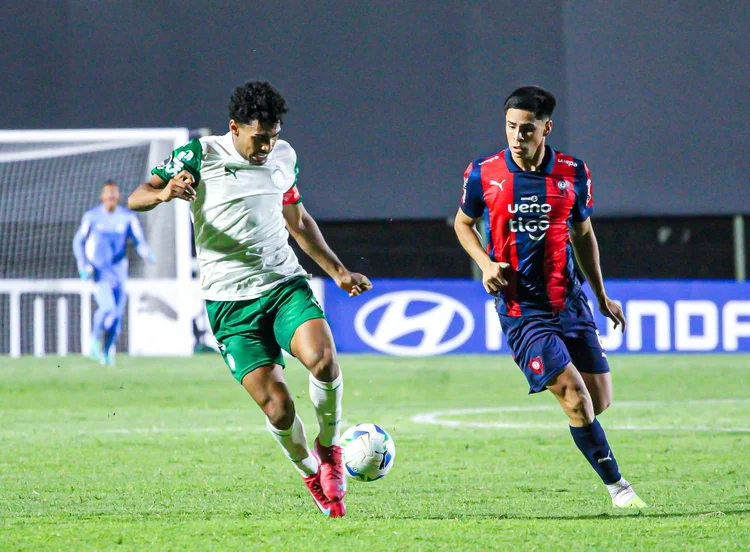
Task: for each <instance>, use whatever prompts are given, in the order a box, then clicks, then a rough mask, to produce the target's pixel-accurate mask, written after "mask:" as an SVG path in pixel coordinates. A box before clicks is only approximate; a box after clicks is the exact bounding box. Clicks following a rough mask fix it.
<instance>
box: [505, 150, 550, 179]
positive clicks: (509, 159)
mask: <svg viewBox="0 0 750 552" xmlns="http://www.w3.org/2000/svg"><path fill="white" fill-rule="evenodd" d="M504 154H505V164H506V165H507V167H508V170H509V171H510V172H526V171H524V170H523V169H522V168H521V167H519V166H518V165H517V164H516V162H515V161H513V156H512V155H511V153H510V148H506V149H505V152H504ZM555 156H556V154H555V150H553V149H552V148H551V147H549V146H544V159H543V160H542V166H541V167H540V169H539V170H538V171H536V172H539V173H544V174H550V173H551V172H552V170H553V168H554V167H555Z"/></svg>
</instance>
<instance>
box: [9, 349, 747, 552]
mask: <svg viewBox="0 0 750 552" xmlns="http://www.w3.org/2000/svg"><path fill="white" fill-rule="evenodd" d="M610 360H611V364H612V367H613V379H614V385H615V402H614V405H613V406H612V407H611V408H610V410H608V411H607V412H606V413H604V415H602V416H601V417H600V420H601V422H602V425H603V426H604V428H605V429H606V430H607V431H608V437H609V441H610V444H611V445H612V448H613V451H614V452H615V454H616V456H617V459H618V461H619V464H620V468H621V471H622V473H623V475H624V476H625V477H626V478H627V479H629V480H630V481H631V482H632V483H634V484H635V487H636V489H637V491H638V493H639V495H640V496H641V497H642V498H643V499H644V500H646V502H648V503H649V504H650V505H651V507H650V508H649V509H648V510H645V511H643V512H641V513H638V512H630V511H626V512H623V511H615V510H614V509H613V508H612V507H611V505H610V502H609V497H608V495H607V493H606V490H605V489H604V488H603V486H602V485H601V483H600V482H599V481H598V480H597V478H596V476H595V474H594V473H593V471H592V470H591V468H590V467H589V466H588V465H587V464H586V462H585V461H584V459H583V457H582V456H581V455H580V453H579V452H578V450H577V449H576V448H575V445H574V444H573V442H572V439H571V438H570V435H569V433H568V430H567V425H566V422H565V418H564V416H563V414H562V412H560V411H559V410H558V408H557V406H556V403H555V401H554V400H553V398H552V397H551V396H550V395H549V394H546V393H545V394H540V395H536V396H531V397H529V396H527V395H526V387H525V381H524V378H523V376H522V375H521V373H520V372H519V371H518V370H517V368H515V366H514V365H513V364H512V361H511V360H510V359H509V358H508V357H504V356H503V357H467V356H448V357H437V358H425V359H394V358H386V357H373V356H342V357H341V365H342V367H343V370H344V374H345V382H346V383H345V386H346V391H345V399H344V427H348V425H352V424H354V423H357V422H373V423H377V424H380V425H382V426H383V427H384V428H386V429H387V430H388V431H389V432H390V433H391V435H392V436H393V438H394V440H395V442H396V444H397V455H396V460H395V466H394V468H393V470H392V471H391V473H390V475H389V476H388V477H387V478H386V479H384V480H382V481H378V482H375V483H359V482H355V481H352V482H350V487H349V495H348V497H347V507H348V515H347V517H346V518H344V519H340V520H330V519H327V518H324V517H323V516H322V515H321V514H319V513H318V512H317V510H316V509H315V507H314V505H313V502H312V500H311V499H310V497H309V495H308V494H307V492H306V490H305V489H304V487H303V485H302V482H301V481H300V479H299V477H298V476H297V475H296V473H295V472H294V470H293V468H292V466H291V465H290V464H289V463H288V461H287V460H286V459H285V458H284V457H283V455H282V452H281V450H280V449H279V448H278V445H277V444H276V443H275V442H274V441H273V440H272V439H271V437H270V436H269V435H267V434H266V432H265V428H264V425H263V417H262V414H261V413H260V411H259V410H258V408H257V407H256V406H255V405H254V404H252V403H251V400H250V398H249V397H248V396H246V394H245V392H244V390H242V388H241V387H240V386H239V385H237V383H236V382H235V381H234V379H233V378H232V377H231V376H230V374H229V373H228V371H227V369H226V368H225V367H224V365H223V363H222V361H221V359H220V357H219V356H218V355H205V356H198V357H193V358H187V359H138V358H130V357H125V356H122V357H120V358H119V359H118V362H119V364H118V366H117V367H116V368H101V367H99V366H98V365H95V364H94V363H91V362H88V361H86V360H85V359H81V358H74V357H67V358H54V357H48V358H42V359H36V358H23V359H19V360H11V359H7V358H6V359H3V361H2V367H1V369H0V400H1V401H2V404H1V405H0V416H1V418H0V550H181V551H184V550H201V551H202V550H274V551H277V550H291V551H300V550H315V551H320V550H324V551H328V550H357V549H366V550H367V549H391V550H399V551H400V550H456V551H458V550H514V549H515V550H523V551H527V550H574V549H575V550H631V549H634V550H707V551H713V550H742V549H748V548H750V493H749V489H748V480H750V356H712V355H701V356H663V357H658V356H619V357H618V356H615V357H613V358H611V359H610ZM286 373H287V378H288V380H289V382H290V386H291V389H292V391H293V393H294V395H295V396H296V397H297V399H296V400H297V405H298V410H299V411H300V413H301V416H302V418H303V420H304V421H305V423H306V427H307V435H308V440H309V441H310V442H312V439H313V438H314V437H315V433H316V429H317V428H316V423H315V418H314V415H313V412H312V409H311V407H310V405H309V401H308V400H307V379H306V372H305V371H304V369H303V368H302V367H300V366H299V365H298V364H297V363H296V362H294V361H291V362H290V363H289V366H288V368H287V370H286Z"/></svg>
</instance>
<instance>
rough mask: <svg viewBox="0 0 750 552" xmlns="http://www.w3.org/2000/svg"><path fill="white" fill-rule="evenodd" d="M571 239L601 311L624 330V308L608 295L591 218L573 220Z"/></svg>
mask: <svg viewBox="0 0 750 552" xmlns="http://www.w3.org/2000/svg"><path fill="white" fill-rule="evenodd" d="M570 241H571V243H572V244H573V252H574V253H575V256H576V259H577V260H578V264H579V266H580V267H581V270H582V271H583V275H584V276H586V281H588V283H589V285H590V286H591V291H593V292H594V296H595V297H596V301H597V303H599V311H600V312H601V313H602V314H603V315H604V316H606V317H607V318H609V319H610V320H612V321H613V322H614V323H615V328H616V327H617V326H618V325H619V326H621V328H622V331H623V332H624V331H625V324H626V321H625V315H624V314H623V313H622V308H621V307H620V306H619V305H618V304H617V303H615V302H614V301H612V300H611V299H610V298H609V297H607V292H606V291H605V289H604V278H603V277H602V267H601V265H600V263H599V243H598V242H597V241H596V234H595V233H594V227H593V225H592V224H591V219H590V218H587V219H586V220H584V221H583V222H573V224H572V225H571V227H570Z"/></svg>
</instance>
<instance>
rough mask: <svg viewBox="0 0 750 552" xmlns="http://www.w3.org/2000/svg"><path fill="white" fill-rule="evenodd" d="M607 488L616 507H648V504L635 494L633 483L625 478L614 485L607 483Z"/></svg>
mask: <svg viewBox="0 0 750 552" xmlns="http://www.w3.org/2000/svg"><path fill="white" fill-rule="evenodd" d="M607 490H608V491H609V495H610V496H611V497H612V506H614V507H615V508H648V505H647V504H646V503H645V502H643V501H642V500H641V499H640V498H639V497H638V495H637V494H635V490H634V489H633V487H632V485H631V484H630V483H628V482H627V481H625V479H620V480H619V481H618V482H617V483H615V484H614V485H607Z"/></svg>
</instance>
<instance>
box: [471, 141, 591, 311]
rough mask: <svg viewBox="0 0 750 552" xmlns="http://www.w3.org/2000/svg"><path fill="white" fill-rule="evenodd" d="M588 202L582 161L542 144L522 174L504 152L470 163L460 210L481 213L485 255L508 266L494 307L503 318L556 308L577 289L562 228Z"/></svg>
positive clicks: (579, 216) (586, 212) (587, 208)
mask: <svg viewBox="0 0 750 552" xmlns="http://www.w3.org/2000/svg"><path fill="white" fill-rule="evenodd" d="M593 206H594V198H593V195H592V190H591V174H590V172H589V169H588V167H587V166H586V164H585V163H584V162H583V161H581V160H580V159H576V158H575V157H572V156H570V155H566V154H564V153H560V152H555V151H553V150H552V148H550V147H549V146H547V147H546V151H545V156H544V161H543V162H542V165H541V168H540V170H539V171H535V172H532V171H524V170H522V169H521V168H520V167H519V166H518V165H517V164H516V163H515V161H513V158H512V157H511V154H510V150H509V149H505V150H503V151H501V152H500V153H497V154H494V155H488V156H486V157H482V158H480V159H477V160H475V161H473V162H472V163H471V164H470V165H469V166H468V167H467V169H466V172H465V173H464V187H463V196H462V198H461V210H462V211H463V212H464V213H466V215H468V216H469V217H471V218H473V219H477V218H480V217H484V227H485V232H486V243H487V253H488V255H489V256H490V258H491V259H492V260H493V261H495V262H504V263H509V264H510V266H511V268H512V270H508V271H507V272H506V274H507V276H506V279H507V281H508V285H507V286H506V287H505V288H504V289H503V292H502V296H503V297H502V300H500V301H498V305H497V310H498V312H499V313H500V314H505V315H508V316H529V315H538V314H549V313H558V312H561V311H563V310H564V309H565V307H566V306H567V303H568V301H569V300H570V299H571V298H574V297H576V296H577V295H578V294H579V293H580V291H581V282H580V280H579V278H578V276H577V274H576V271H575V265H574V262H573V248H572V245H571V243H570V236H569V234H568V230H569V228H570V225H571V223H572V222H573V221H575V222H583V221H585V220H586V219H587V218H588V217H589V216H590V215H591V212H592V210H593Z"/></svg>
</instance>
